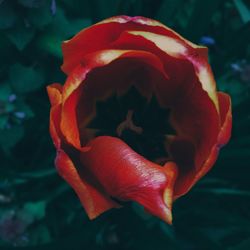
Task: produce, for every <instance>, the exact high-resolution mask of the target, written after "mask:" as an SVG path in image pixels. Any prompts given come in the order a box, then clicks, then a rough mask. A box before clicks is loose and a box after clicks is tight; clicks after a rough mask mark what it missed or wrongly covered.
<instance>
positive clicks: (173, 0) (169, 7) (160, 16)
mask: <svg viewBox="0 0 250 250" xmlns="http://www.w3.org/2000/svg"><path fill="white" fill-rule="evenodd" d="M181 4H182V0H166V1H163V2H162V4H161V6H160V8H159V10H158V13H157V16H156V17H157V18H156V19H157V20H159V21H161V22H163V23H165V24H166V25H169V24H170V23H171V24H172V22H173V17H174V15H175V14H176V12H177V11H178V10H179V8H180V6H181Z"/></svg>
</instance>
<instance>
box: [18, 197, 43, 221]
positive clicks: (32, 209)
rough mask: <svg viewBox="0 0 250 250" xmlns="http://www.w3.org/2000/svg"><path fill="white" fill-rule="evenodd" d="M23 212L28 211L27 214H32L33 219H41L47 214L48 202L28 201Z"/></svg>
mask: <svg viewBox="0 0 250 250" xmlns="http://www.w3.org/2000/svg"><path fill="white" fill-rule="evenodd" d="M22 213H26V215H28V216H30V217H31V218H32V220H33V221H36V220H41V219H43V218H44V217H45V214H46V202H45V201H37V202H27V203H26V204H25V205H24V207H23V211H22Z"/></svg>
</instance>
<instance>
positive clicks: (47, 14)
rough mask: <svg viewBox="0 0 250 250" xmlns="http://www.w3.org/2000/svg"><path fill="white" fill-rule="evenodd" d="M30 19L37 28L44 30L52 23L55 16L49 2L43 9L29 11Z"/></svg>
mask: <svg viewBox="0 0 250 250" xmlns="http://www.w3.org/2000/svg"><path fill="white" fill-rule="evenodd" d="M28 19H29V21H30V22H31V23H32V24H33V25H34V26H35V27H36V28H43V27H44V26H46V25H48V24H49V23H50V22H52V20H53V16H52V14H51V11H50V5H49V2H47V3H46V4H45V5H44V6H42V7H41V8H37V9H33V10H32V11H29V12H28Z"/></svg>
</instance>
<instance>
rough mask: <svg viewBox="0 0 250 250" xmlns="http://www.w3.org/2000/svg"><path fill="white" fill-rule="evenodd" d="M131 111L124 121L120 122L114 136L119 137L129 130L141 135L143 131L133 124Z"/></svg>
mask: <svg viewBox="0 0 250 250" xmlns="http://www.w3.org/2000/svg"><path fill="white" fill-rule="evenodd" d="M133 113H134V111H133V110H128V113H127V116H126V120H125V121H123V122H121V123H120V124H119V125H118V127H117V129H116V134H117V135H118V136H119V137H120V136H121V135H122V133H123V131H124V130H126V129H130V130H132V131H134V132H135V133H136V134H141V133H142V132H143V129H142V128H141V127H138V126H136V125H135V124H134V122H133V120H132V117H133Z"/></svg>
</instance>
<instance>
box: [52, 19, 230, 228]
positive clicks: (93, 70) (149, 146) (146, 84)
mask: <svg viewBox="0 0 250 250" xmlns="http://www.w3.org/2000/svg"><path fill="white" fill-rule="evenodd" d="M63 54H64V63H63V66H62V69H63V71H64V72H65V73H66V74H67V75H68V78H67V81H66V83H65V84H64V86H61V85H59V84H52V85H50V86H48V93H49V97H50V101H51V105H52V107H51V114H50V133H51V136H52V138H53V142H54V144H55V146H56V148H57V157H56V167H57V170H58V172H59V174H60V175H61V176H62V177H63V178H64V179H65V180H66V181H67V182H68V183H69V184H70V185H71V186H72V188H73V189H74V190H75V191H76V193H77V195H78V197H79V199H80V200H81V203H82V205H83V207H84V208H85V210H86V212H87V213H88V216H89V217H90V218H91V219H93V218H95V217H97V216H98V215H99V214H101V213H103V212H104V211H106V210H108V209H110V208H114V207H120V204H119V201H129V200H132V201H136V202H138V203H140V204H141V205H142V206H144V208H145V209H146V210H147V211H149V212H150V213H151V214H153V215H155V216H158V217H160V218H161V219H163V220H165V221H166V222H168V223H171V221H172V216H171V207H172V202H173V200H175V199H176V198H178V197H179V196H181V195H183V194H185V193H186V192H188V190H189V189H190V188H191V187H192V186H193V185H194V184H195V183H196V182H197V181H198V180H199V179H200V178H201V177H202V176H204V175H205V174H206V173H207V172H208V171H209V169H210V168H211V167H212V166H213V164H214V163H215V160H216V158H217V156H218V153H219V149H220V148H221V146H222V145H224V144H226V143H227V142H228V140H229V137H230V133H231V123H232V117H231V103H230V97H229V96H228V95H226V94H224V93H221V92H217V91H216V84H215V81H214V77H213V74H212V71H211V68H210V66H209V64H208V58H207V48H206V47H202V46H197V45H195V44H193V43H191V42H189V41H187V40H185V39H184V38H183V37H181V36H180V35H179V34H177V33H175V32H174V31H173V30H171V29H169V28H167V27H166V26H164V25H163V24H161V23H159V22H157V21H154V20H151V19H147V18H144V17H128V16H118V17H113V18H110V19H107V20H104V21H102V22H100V23H98V24H95V25H93V26H91V27H89V28H87V29H84V30H82V31H81V32H79V33H78V34H77V35H76V36H74V37H73V38H72V39H71V40H69V41H66V42H64V43H63ZM132 89H134V90H132ZM130 92H131V93H132V97H131V95H130ZM134 92H136V94H134ZM112 98H113V99H112ZM140 98H142V101H140ZM121 100H122V102H123V103H125V104H126V105H123V109H122V108H121V109H120V108H119V107H118V106H119V105H118V104H119V101H121ZM153 100H156V101H155V102H154V104H152V103H153ZM107 103H109V105H108V104H107ZM141 104H142V105H141ZM105 105H106V106H105ZM124 107H125V110H124ZM143 107H144V108H143ZM145 107H147V109H146V111H145ZM138 117H139V118H138ZM91 124H92V125H93V124H95V127H93V126H92V125H91ZM91 126H92V127H91ZM102 126H103V127H102ZM107 128H108V129H109V130H108V129H107ZM111 130H112V131H111ZM110 131H111V132H110ZM137 144H138V145H137ZM132 148H133V149H132ZM160 163H162V165H163V166H162V165H160Z"/></svg>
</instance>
